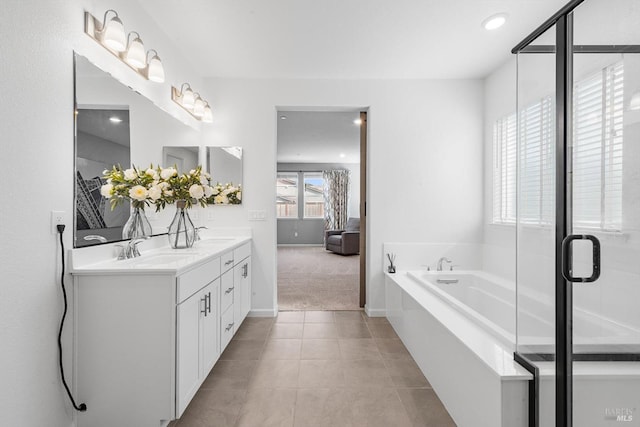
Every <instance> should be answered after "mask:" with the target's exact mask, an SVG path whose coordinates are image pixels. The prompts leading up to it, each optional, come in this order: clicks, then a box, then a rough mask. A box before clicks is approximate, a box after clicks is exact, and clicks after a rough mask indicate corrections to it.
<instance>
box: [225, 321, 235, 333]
mask: <svg viewBox="0 0 640 427" xmlns="http://www.w3.org/2000/svg"><path fill="white" fill-rule="evenodd" d="M234 323H235V322H231V323H229V324H228V325H227V327H226V328H224V330H225V331H230V330H231V328H233V325H234Z"/></svg>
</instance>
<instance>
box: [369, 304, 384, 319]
mask: <svg viewBox="0 0 640 427" xmlns="http://www.w3.org/2000/svg"><path fill="white" fill-rule="evenodd" d="M364 312H365V313H366V314H367V316H369V317H386V316H387V310H385V309H384V308H369V306H368V305H366V304H365V305H364Z"/></svg>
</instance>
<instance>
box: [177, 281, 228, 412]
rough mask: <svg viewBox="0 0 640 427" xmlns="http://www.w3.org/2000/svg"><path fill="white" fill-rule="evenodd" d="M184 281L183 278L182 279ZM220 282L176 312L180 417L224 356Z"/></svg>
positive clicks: (181, 303) (210, 284) (182, 305)
mask: <svg viewBox="0 0 640 427" xmlns="http://www.w3.org/2000/svg"><path fill="white" fill-rule="evenodd" d="M178 280H180V278H178ZM219 289H220V279H216V280H214V281H213V282H211V283H209V284H208V285H207V286H205V287H204V288H202V289H201V290H200V291H198V292H196V293H195V294H194V295H191V296H190V297H188V298H186V299H185V300H184V301H182V302H180V303H179V304H178V307H177V309H176V325H177V331H176V332H177V334H176V339H177V341H176V346H177V350H176V368H177V370H176V387H177V391H176V403H177V407H176V417H178V418H179V417H180V416H181V415H182V413H183V412H184V410H185V409H186V408H187V406H188V405H189V402H190V401H191V399H192V398H193V396H194V395H195V394H196V392H197V391H198V389H199V388H200V385H202V382H203V381H204V380H205V378H206V377H207V375H208V374H209V371H210V370H211V368H212V367H213V365H214V364H215V363H216V361H217V360H218V356H219V355H220V339H219V337H220V335H219V334H218V322H219V317H220V316H219V313H218V293H219Z"/></svg>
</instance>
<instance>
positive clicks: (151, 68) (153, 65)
mask: <svg viewBox="0 0 640 427" xmlns="http://www.w3.org/2000/svg"><path fill="white" fill-rule="evenodd" d="M150 53H152V54H153V56H152V57H151V59H149V54H150ZM147 78H148V79H149V80H151V81H152V82H156V83H162V82H164V67H163V66H162V61H160V57H159V56H158V52H156V51H155V49H149V51H148V52H147Z"/></svg>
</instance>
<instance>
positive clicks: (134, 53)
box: [124, 37, 147, 68]
mask: <svg viewBox="0 0 640 427" xmlns="http://www.w3.org/2000/svg"><path fill="white" fill-rule="evenodd" d="M124 59H125V61H127V64H129V65H131V66H132V67H135V68H145V67H146V66H147V54H146V53H145V51H144V44H143V43H142V40H141V39H140V37H136V38H135V39H133V40H132V41H131V43H129V47H128V48H127V53H126V54H125V57H124Z"/></svg>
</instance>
